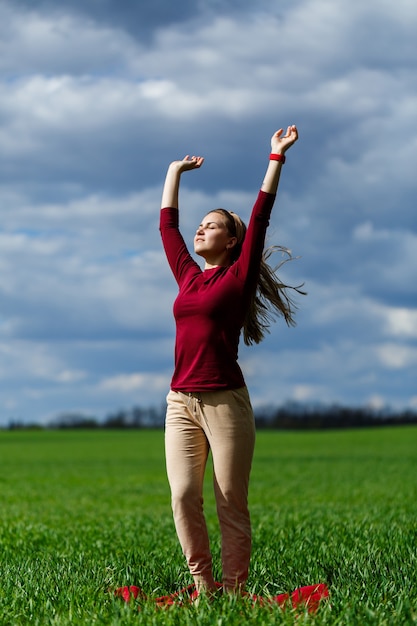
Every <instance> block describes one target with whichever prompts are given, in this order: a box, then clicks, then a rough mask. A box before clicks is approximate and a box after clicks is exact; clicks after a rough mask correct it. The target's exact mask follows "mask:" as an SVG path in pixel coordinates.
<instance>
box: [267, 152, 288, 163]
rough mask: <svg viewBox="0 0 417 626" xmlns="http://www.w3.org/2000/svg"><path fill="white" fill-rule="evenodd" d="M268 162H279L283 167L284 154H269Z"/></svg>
mask: <svg viewBox="0 0 417 626" xmlns="http://www.w3.org/2000/svg"><path fill="white" fill-rule="evenodd" d="M269 160H270V161H281V163H282V164H283V165H284V163H285V154H275V153H274V152H271V154H270V155H269Z"/></svg>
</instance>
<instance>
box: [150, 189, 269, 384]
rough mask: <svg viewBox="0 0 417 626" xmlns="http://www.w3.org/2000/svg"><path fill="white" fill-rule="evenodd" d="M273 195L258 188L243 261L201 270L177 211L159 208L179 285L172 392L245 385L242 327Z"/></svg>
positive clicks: (256, 274) (165, 242)
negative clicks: (240, 355) (240, 362)
mask: <svg viewBox="0 0 417 626" xmlns="http://www.w3.org/2000/svg"><path fill="white" fill-rule="evenodd" d="M274 201H275V195H273V194H267V193H265V192H263V191H260V192H259V195H258V198H257V200H256V202H255V205H254V207H253V210H252V215H251V218H250V221H249V225H248V230H247V233H246V237H245V240H244V242H243V246H242V251H241V254H240V256H239V259H238V260H237V261H236V262H235V263H233V265H231V266H230V267H214V268H212V269H208V270H204V271H203V270H201V268H200V266H199V265H198V264H197V263H196V262H195V261H194V260H193V258H192V257H191V255H190V253H189V251H188V249H187V247H186V245H185V242H184V239H183V238H182V235H181V233H180V231H179V229H178V224H179V216H178V209H173V208H164V209H162V210H161V222H160V230H161V235H162V241H163V245H164V248H165V253H166V255H167V258H168V262H169V265H170V267H171V269H172V272H173V274H174V277H175V279H176V281H177V283H178V286H179V294H178V296H177V298H176V300H175V303H174V317H175V321H176V329H177V333H176V342H175V370H174V375H173V378H172V381H171V389H173V390H174V391H185V392H198V391H207V390H214V389H238V388H239V387H243V386H244V384H245V381H244V378H243V374H242V371H241V369H240V367H239V365H238V362H237V359H238V346H239V337H240V331H241V328H242V325H243V321H244V318H245V313H246V309H247V305H248V302H249V299H250V295H251V293H252V292H253V290H254V289H255V288H256V284H257V280H258V275H259V266H260V261H261V258H262V252H263V248H264V242H265V234H266V229H267V227H268V224H269V217H270V214H271V210H272V206H273V204H274Z"/></svg>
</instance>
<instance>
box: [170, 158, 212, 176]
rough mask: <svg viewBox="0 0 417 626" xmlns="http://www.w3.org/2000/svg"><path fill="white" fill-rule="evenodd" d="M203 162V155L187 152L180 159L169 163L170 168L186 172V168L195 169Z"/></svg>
mask: <svg viewBox="0 0 417 626" xmlns="http://www.w3.org/2000/svg"><path fill="white" fill-rule="evenodd" d="M203 163H204V157H201V156H192V157H190V155H189V154H187V156H185V157H184V158H183V159H182V161H173V162H172V163H171V165H170V168H173V169H175V170H177V172H179V173H181V172H186V171H188V170H195V169H198V168H199V167H201V166H202V165H203Z"/></svg>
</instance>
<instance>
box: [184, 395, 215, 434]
mask: <svg viewBox="0 0 417 626" xmlns="http://www.w3.org/2000/svg"><path fill="white" fill-rule="evenodd" d="M192 400H194V405H193V407H192V411H193V414H194V416H197V406H199V407H200V412H201V415H202V416H203V418H204V421H205V423H206V426H207V428H208V431H209V432H211V430H210V426H209V423H208V421H207V417H206V415H205V413H204V403H203V398H202V397H201V393H200V392H198V391H197V392H194V393H193V392H192V391H189V392H188V402H187V407H188V408H191V402H192Z"/></svg>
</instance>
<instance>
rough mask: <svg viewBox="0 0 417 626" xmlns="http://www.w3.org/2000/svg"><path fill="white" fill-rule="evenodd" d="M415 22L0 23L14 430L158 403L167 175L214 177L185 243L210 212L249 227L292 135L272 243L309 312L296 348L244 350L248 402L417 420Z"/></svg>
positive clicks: (166, 337) (177, 13)
mask: <svg viewBox="0 0 417 626" xmlns="http://www.w3.org/2000/svg"><path fill="white" fill-rule="evenodd" d="M122 5H123V8H122ZM416 18H417V7H416V5H415V3H414V2H412V1H411V0H400V1H399V2H397V3H396V4H395V7H394V6H393V5H392V3H388V2H386V1H385V0H384V1H383V2H382V3H381V2H378V3H377V2H375V1H374V0H372V1H371V2H368V3H365V4H363V3H362V4H358V3H354V4H350V5H346V6H343V10H342V7H341V5H340V4H339V3H329V2H325V1H324V0H319V1H317V0H315V1H314V2H312V0H297V1H293V2H291V3H284V2H280V3H275V4H273V5H272V6H271V3H270V2H266V1H264V0H257V1H256V2H237V1H236V2H234V1H233V2H232V1H230V2H217V1H214V0H213V1H211V0H210V1H209V2H203V1H201V2H196V3H190V2H187V1H186V2H185V3H182V4H181V5H180V6H179V5H178V6H177V5H172V4H170V3H169V2H167V0H158V1H156V0H155V1H154V2H143V3H130V2H127V3H125V2H123V3H116V2H114V1H111V0H105V2H102V3H100V7H98V5H96V4H95V3H81V2H78V1H75V0H69V2H67V3H65V6H59V7H57V5H56V3H54V2H49V1H45V2H41V1H39V2H37V3H35V4H34V3H32V2H29V1H27V2H26V1H23V0H22V1H19V2H13V3H11V2H4V3H2V5H1V7H0V31H1V37H0V41H1V43H0V219H1V221H0V303H1V307H0V346H1V348H0V359H1V362H0V372H1V373H2V377H3V379H4V380H7V390H0V406H2V407H3V412H2V413H1V414H0V420H3V422H5V421H7V419H8V418H9V417H10V416H11V415H15V416H16V415H19V416H21V418H22V419H27V420H30V419H35V418H36V419H38V418H39V419H41V418H42V419H45V416H50V415H53V414H54V413H60V412H62V411H64V410H71V411H72V410H75V409H79V410H81V409H83V410H86V411H87V410H88V411H89V412H92V413H96V414H98V415H104V414H106V413H107V412H109V411H111V410H113V409H114V408H115V407H116V406H120V405H121V404H123V405H125V406H128V405H129V404H133V403H141V402H143V401H144V391H145V392H146V394H147V399H148V400H149V403H152V402H156V403H159V402H161V401H163V398H164V395H165V389H164V388H165V387H168V385H169V379H170V375H171V371H172V360H173V343H174V325H173V320H172V313H171V309H172V302H173V300H174V298H175V295H176V285H175V283H174V281H173V279H172V276H171V275H170V272H169V269H168V267H167V264H166V261H165V259H164V255H163V252H162V250H161V244H160V241H159V233H158V208H159V202H160V193H161V188H162V182H163V177H164V170H165V168H166V166H167V164H168V163H169V161H170V160H172V159H174V158H178V157H182V156H184V155H185V154H187V153H196V154H204V156H205V157H206V161H205V164H204V167H203V168H202V169H201V170H200V171H198V172H196V173H193V174H190V175H188V176H187V178H184V181H183V184H182V188H181V209H182V212H181V227H182V230H183V232H184V235H185V237H186V239H187V241H190V240H191V237H192V233H193V230H194V228H195V226H196V224H197V223H199V220H200V219H201V216H202V215H204V214H205V213H206V212H207V210H209V209H210V208H213V207H216V206H225V207H226V208H229V209H231V210H235V211H236V212H238V213H241V214H242V216H243V217H244V218H245V219H247V218H248V215H249V211H250V208H251V205H252V202H253V199H254V197H255V195H256V192H257V189H258V188H259V186H260V184H261V181H262V175H263V171H264V168H265V164H266V159H267V156H268V152H269V137H270V135H271V134H272V132H273V131H274V130H276V127H277V125H281V124H282V125H286V124H288V123H292V122H297V124H298V126H299V129H300V141H299V143H298V144H297V145H296V146H295V147H294V148H293V149H292V150H291V153H290V154H289V155H288V160H287V163H286V165H285V168H284V171H283V176H282V181H281V185H280V192H279V197H278V200H277V204H276V207H275V209H274V213H273V216H272V219H271V225H270V231H269V242H270V243H282V244H283V245H286V246H288V247H289V248H291V249H292V250H293V253H294V254H295V255H300V256H301V258H300V259H299V260H298V261H296V262H294V263H290V264H287V265H286V266H285V268H283V270H282V272H283V276H284V277H285V279H286V280H287V281H288V282H290V283H292V284H299V283H300V282H303V281H305V282H306V288H307V291H308V296H307V297H306V298H298V301H299V305H300V310H299V312H298V316H297V319H298V326H297V328H295V329H286V327H285V325H284V326H283V325H282V324H280V323H278V324H277V325H276V326H274V327H273V329H272V332H271V335H270V336H269V337H268V338H267V339H266V341H265V342H264V344H262V345H261V346H259V347H257V348H255V349H253V350H252V351H248V350H246V349H242V356H241V359H242V366H243V367H244V369H245V372H246V374H247V380H248V383H249V386H250V389H251V390H252V397H253V401H254V404H255V405H259V404H264V402H265V401H266V400H268V402H275V403H278V404H279V403H280V402H281V401H283V400H286V399H291V398H292V399H297V400H305V401H318V400H323V401H326V402H333V401H343V402H346V403H353V404H359V403H364V402H369V403H375V398H377V399H378V403H381V402H382V403H384V402H386V403H392V404H395V405H398V406H404V405H407V406H414V405H415V392H414V391H413V387H414V386H415V382H413V371H414V372H415V340H416V316H415V311H416V301H415V288H414V282H415V280H414V274H415V270H414V268H415V267H416V261H417V259H416V252H415V251H416V249H417V247H416V236H415V193H416V180H415V173H414V163H415V162H416V157H417V133H416V131H415V128H416V121H417V120H416V116H417V113H416V110H417V109H416V107H415V100H416V87H415V80H414V73H415V71H414V56H415V55H414V48H415V43H414V33H413V24H414V23H415V20H416ZM413 403H414V404H413Z"/></svg>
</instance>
